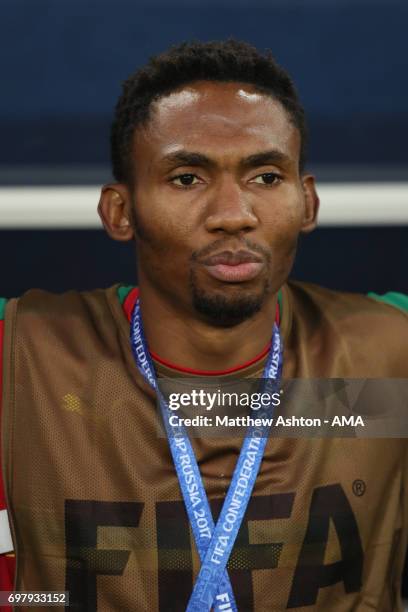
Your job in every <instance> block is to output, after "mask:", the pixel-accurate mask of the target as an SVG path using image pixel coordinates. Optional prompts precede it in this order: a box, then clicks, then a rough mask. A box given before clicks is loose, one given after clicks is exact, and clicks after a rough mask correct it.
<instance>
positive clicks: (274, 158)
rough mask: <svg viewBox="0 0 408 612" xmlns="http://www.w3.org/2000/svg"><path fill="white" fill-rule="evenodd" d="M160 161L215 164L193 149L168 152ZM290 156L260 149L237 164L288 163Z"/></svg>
mask: <svg viewBox="0 0 408 612" xmlns="http://www.w3.org/2000/svg"><path fill="white" fill-rule="evenodd" d="M162 161H163V162H164V163H165V164H167V165H169V166H173V165H179V166H207V167H209V166H215V165H216V162H215V161H214V160H212V159H210V158H209V157H207V155H204V154H203V153H198V152H195V151H185V150H181V151H176V152H175V153H169V154H168V155H165V156H164V157H163V158H162ZM290 161H291V158H290V157H289V156H288V155H286V154H285V153H283V152H282V151H279V150H278V149H269V150H268V151H261V152H259V153H254V154H253V155H249V156H248V157H244V158H243V159H241V160H240V162H239V164H240V165H241V166H243V167H244V168H257V167H259V166H266V165H268V164H288V163H290Z"/></svg>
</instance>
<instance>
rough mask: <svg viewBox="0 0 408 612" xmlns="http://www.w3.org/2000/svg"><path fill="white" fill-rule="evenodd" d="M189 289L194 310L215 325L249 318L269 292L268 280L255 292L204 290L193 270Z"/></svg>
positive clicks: (229, 324) (223, 325) (229, 323)
mask: <svg viewBox="0 0 408 612" xmlns="http://www.w3.org/2000/svg"><path fill="white" fill-rule="evenodd" d="M190 289H191V295H192V303H193V307H194V309H195V311H196V312H197V313H198V314H200V315H201V316H202V317H204V318H205V319H206V320H207V321H208V322H210V323H211V324H212V325H214V326H215V327H233V326H235V325H239V324H240V323H242V322H243V321H246V320H247V319H250V318H251V317H253V316H254V315H255V314H256V313H257V312H259V311H260V310H261V307H262V305H263V303H264V301H265V298H266V296H267V295H268V294H269V293H270V286H269V281H267V280H266V281H265V283H264V285H263V287H262V288H261V289H260V290H259V289H258V291H257V292H249V291H248V290H247V291H246V292H245V290H241V291H240V292H239V293H237V292H236V290H235V291H234V292H233V294H230V295H227V294H226V293H220V292H214V291H211V292H210V291H206V290H205V289H203V288H202V287H200V286H199V283H198V282H197V278H196V275H195V274H194V272H193V271H191V274H190Z"/></svg>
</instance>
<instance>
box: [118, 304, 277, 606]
mask: <svg viewBox="0 0 408 612" xmlns="http://www.w3.org/2000/svg"><path fill="white" fill-rule="evenodd" d="M130 337H131V346H132V351H133V355H134V358H135V361H136V365H137V367H138V369H139V370H140V372H141V374H142V375H143V377H144V378H145V380H146V381H147V382H148V383H149V384H150V385H151V387H152V388H153V389H154V390H155V391H156V393H157V397H158V401H159V405H160V409H161V414H162V417H163V422H164V426H165V429H166V433H167V437H168V441H169V446H170V451H171V454H172V457H173V461H174V465H175V468H176V472H177V477H178V480H179V484H180V489H181V492H182V495H183V499H184V503H185V506H186V511H187V515H188V517H189V520H190V523H191V526H192V531H193V535H194V539H195V542H196V546H197V549H198V553H199V556H200V559H201V569H200V572H199V575H198V577H197V580H196V583H195V586H194V590H193V593H192V595H191V598H190V601H189V603H188V606H187V612H204V611H205V610H210V609H211V607H212V606H213V607H214V610H216V611H217V612H221V611H222V612H229V611H230V610H233V611H237V610H238V608H237V605H236V603H235V598H234V594H233V590H232V586H231V583H230V580H229V576H228V572H227V570H226V565H227V562H228V559H229V556H230V554H231V551H232V548H233V546H234V542H235V539H236V537H237V535H238V531H239V528H240V525H241V523H242V519H243V517H244V514H245V511H246V508H247V505H248V502H249V499H250V497H251V493H252V489H253V487H254V485H255V481H256V477H257V475H258V471H259V468H260V465H261V462H262V457H263V454H264V450H265V446H266V443H267V441H268V434H269V429H270V426H268V425H264V426H262V427H255V426H254V427H250V428H249V429H248V431H247V435H246V437H245V440H244V443H243V445H242V448H241V452H240V455H239V458H238V461H237V464H236V466H235V470H234V474H233V477H232V480H231V484H230V487H229V490H228V493H227V495H226V498H225V501H224V504H223V507H222V510H221V514H220V516H219V519H218V521H217V525H216V526H214V520H213V517H212V513H211V509H210V506H209V503H208V499H207V494H206V492H205V489H204V485H203V482H202V478H201V475H200V471H199V468H198V464H197V460H196V458H195V455H194V451H193V448H192V446H191V443H190V440H189V438H188V436H187V434H186V433H185V430H184V427H182V426H172V425H171V424H170V421H169V417H170V416H171V411H170V410H169V408H168V406H167V403H166V401H165V399H164V397H163V395H162V393H161V392H160V389H159V387H158V384H157V380H156V374H155V370H154V365H153V362H152V359H151V357H150V354H149V351H148V349H147V343H146V340H145V337H144V333H143V327H142V319H141V313H140V302H139V300H137V301H136V304H135V307H134V309H133V313H132V320H131V331H130ZM282 355H283V348H282V342H281V338H280V334H279V328H278V326H277V325H276V323H274V326H273V336H272V345H271V350H270V352H269V356H268V360H267V363H266V366H265V369H264V374H263V378H264V382H263V392H269V393H270V394H272V393H273V392H274V391H275V390H277V389H278V385H279V379H280V376H281V373H282V362H283V359H282ZM272 411H273V408H272V406H265V407H262V408H261V409H260V410H258V411H257V419H259V418H260V419H264V418H265V419H268V418H270V417H271V414H272Z"/></svg>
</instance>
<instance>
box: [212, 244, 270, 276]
mask: <svg viewBox="0 0 408 612" xmlns="http://www.w3.org/2000/svg"><path fill="white" fill-rule="evenodd" d="M201 263H202V264H203V265H204V266H205V268H206V270H207V272H208V274H209V275H210V276H212V277H213V278H216V279H217V280H220V281H223V282H227V283H242V282H245V281H250V280H253V279H254V278H256V277H257V276H258V275H259V274H260V272H261V271H262V269H263V268H264V261H263V259H262V258H261V257H259V255H256V254H255V253H252V252H251V251H242V250H241V251H235V252H234V251H222V253H216V254H215V255H212V256H210V257H207V258H206V259H204V260H203V261H202V262H201Z"/></svg>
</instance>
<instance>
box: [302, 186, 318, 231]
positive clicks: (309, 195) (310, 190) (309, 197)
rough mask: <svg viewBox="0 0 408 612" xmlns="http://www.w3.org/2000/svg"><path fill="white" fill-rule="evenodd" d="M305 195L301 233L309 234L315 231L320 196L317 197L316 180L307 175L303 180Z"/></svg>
mask: <svg viewBox="0 0 408 612" xmlns="http://www.w3.org/2000/svg"><path fill="white" fill-rule="evenodd" d="M301 181H302V189H303V195H304V216H303V223H302V228H301V230H300V231H301V232H303V233H305V234H306V233H308V232H311V231H313V230H314V229H315V227H316V225H317V216H318V212H319V204H320V201H319V196H318V195H317V191H316V185H315V178H314V176H312V175H311V174H305V175H303V176H302V178H301Z"/></svg>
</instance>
